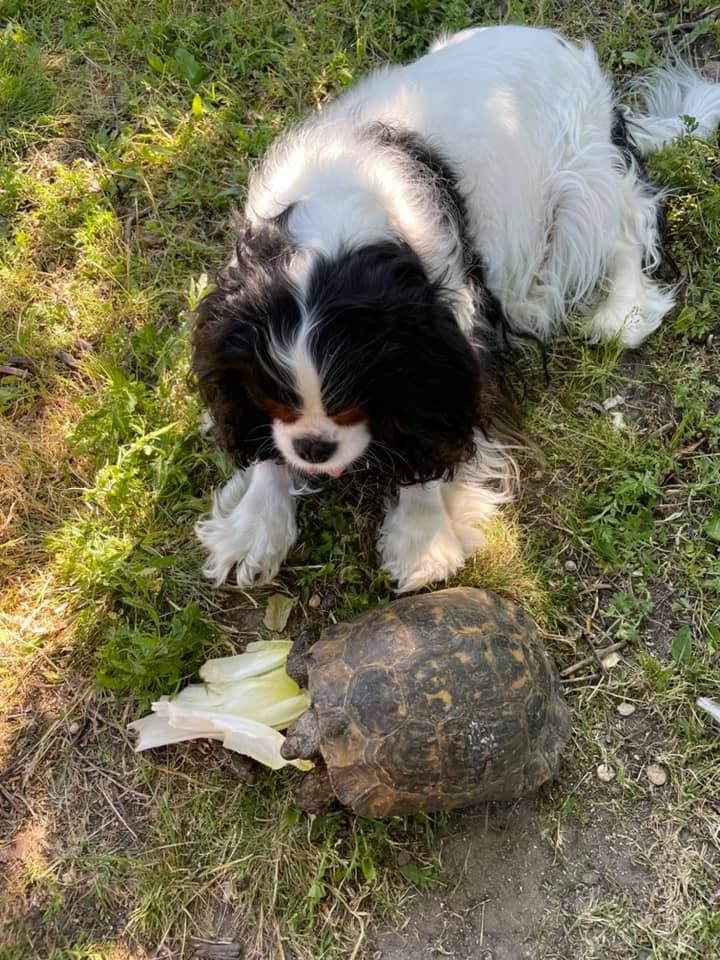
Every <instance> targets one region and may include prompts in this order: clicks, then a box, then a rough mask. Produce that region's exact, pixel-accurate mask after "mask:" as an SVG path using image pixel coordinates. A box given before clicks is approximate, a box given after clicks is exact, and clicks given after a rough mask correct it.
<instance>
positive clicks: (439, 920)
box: [372, 801, 656, 960]
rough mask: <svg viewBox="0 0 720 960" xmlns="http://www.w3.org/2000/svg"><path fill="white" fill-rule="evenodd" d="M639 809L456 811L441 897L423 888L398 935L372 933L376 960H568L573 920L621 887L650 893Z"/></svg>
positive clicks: (646, 838)
mask: <svg viewBox="0 0 720 960" xmlns="http://www.w3.org/2000/svg"><path fill="white" fill-rule="evenodd" d="M640 813H641V811H636V812H635V814H634V815H633V817H632V818H630V819H625V820H617V819H616V817H615V815H614V813H613V812H612V811H610V810H608V809H605V808H601V809H599V810H598V809H597V808H596V809H595V810H594V811H593V812H592V814H590V813H587V814H586V815H585V816H575V817H573V818H571V819H569V820H568V821H567V822H565V823H560V822H559V821H555V822H553V820H552V819H551V818H549V817H548V816H547V815H546V814H544V813H543V810H542V806H541V804H540V803H539V802H538V801H526V802H522V803H519V804H517V805H515V806H512V807H500V806H489V807H488V808H487V810H479V811H478V812H477V813H473V814H468V815H465V816H461V817H458V818H457V820H456V822H455V823H454V824H453V825H452V826H451V828H450V829H449V831H448V833H447V835H446V836H445V837H444V838H443V840H442V856H443V862H444V864H445V868H446V871H447V874H448V886H447V888H446V890H445V891H444V892H443V894H441V895H438V894H434V893H433V894H424V895H422V896H420V897H419V898H418V899H417V900H416V901H415V903H414V904H413V906H412V908H411V910H410V911H409V914H408V919H407V922H406V924H405V925H404V926H403V927H402V929H401V930H399V931H394V930H389V929H386V930H381V931H378V932H377V933H376V934H375V935H374V937H373V938H372V944H373V949H374V953H373V956H374V957H376V958H378V960H411V958H412V960H431V958H433V960H434V958H436V957H439V956H443V957H454V958H456V960H471V958H472V960H556V958H557V960H560V958H570V957H573V956H576V952H575V951H574V947H573V944H574V942H575V936H574V931H573V928H572V922H571V921H572V916H573V915H575V916H578V915H580V914H582V913H583V912H584V911H585V910H587V909H588V908H589V907H590V906H591V905H592V904H593V903H594V902H597V901H599V900H604V899H611V898H614V897H617V896H618V895H619V896H620V897H622V895H623V894H624V893H625V892H632V894H633V896H634V897H636V898H643V897H649V896H650V895H651V893H652V890H653V887H654V886H655V884H656V877H655V875H654V872H653V871H652V870H651V869H649V868H648V866H647V865H643V864H642V863H641V862H640V859H641V856H642V855H643V854H644V855H647V854H648V852H649V851H650V849H651V847H652V843H653V835H652V833H651V832H650V831H649V830H648V829H647V828H646V827H644V826H643V823H642V819H641V817H640Z"/></svg>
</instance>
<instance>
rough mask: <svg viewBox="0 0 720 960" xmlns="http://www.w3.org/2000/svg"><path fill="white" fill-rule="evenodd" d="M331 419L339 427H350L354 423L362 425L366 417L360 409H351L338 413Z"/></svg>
mask: <svg viewBox="0 0 720 960" xmlns="http://www.w3.org/2000/svg"><path fill="white" fill-rule="evenodd" d="M330 419H331V420H332V422H333V423H335V424H337V426H338V427H349V426H352V424H354V423H360V421H361V420H365V419H366V417H365V414H364V412H363V411H362V410H361V409H360V407H350V409H349V410H343V411H342V412H341V413H336V414H335V415H334V416H332V417H330Z"/></svg>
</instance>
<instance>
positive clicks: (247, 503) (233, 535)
mask: <svg viewBox="0 0 720 960" xmlns="http://www.w3.org/2000/svg"><path fill="white" fill-rule="evenodd" d="M279 470H282V468H279V467H277V466H276V465H274V464H259V465H258V466H256V467H252V468H251V469H250V470H248V471H246V472H245V473H244V474H237V475H236V476H234V477H233V478H232V479H231V480H230V481H229V482H228V483H227V484H226V485H225V487H223V488H222V489H221V490H218V491H216V493H215V494H214V496H213V506H212V510H211V513H210V516H209V517H208V518H207V519H206V520H201V521H200V522H199V523H198V524H196V526H195V533H196V535H197V537H198V539H199V540H200V542H201V543H202V544H203V546H204V547H205V548H206V550H207V551H208V558H207V560H206V562H205V564H204V565H203V568H202V571H203V573H204V574H205V576H206V577H208V578H209V579H210V580H212V581H213V583H214V584H215V586H216V587H218V586H220V585H221V584H222V583H224V582H225V580H226V579H227V577H228V575H229V574H230V572H231V570H232V569H233V567H235V579H236V581H237V584H238V586H239V587H242V588H244V589H248V588H250V587H254V586H261V585H262V584H265V583H269V582H270V581H271V580H272V579H273V578H274V577H275V576H277V573H278V571H279V570H280V567H281V565H282V563H283V561H284V560H285V558H286V557H287V555H288V552H289V550H290V548H291V547H292V545H293V544H294V543H295V539H296V537H297V524H296V521H295V501H294V499H293V498H292V496H291V494H290V489H289V483H288V482H287V478H286V476H285V474H284V471H283V473H282V474H279V473H273V472H272V471H279Z"/></svg>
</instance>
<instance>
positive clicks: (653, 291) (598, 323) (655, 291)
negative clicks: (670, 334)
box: [585, 282, 675, 350]
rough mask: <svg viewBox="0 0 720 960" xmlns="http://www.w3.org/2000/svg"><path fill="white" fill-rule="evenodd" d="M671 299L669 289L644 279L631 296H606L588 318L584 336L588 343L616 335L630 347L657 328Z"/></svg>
mask: <svg viewBox="0 0 720 960" xmlns="http://www.w3.org/2000/svg"><path fill="white" fill-rule="evenodd" d="M674 302H675V297H674V294H673V292H672V290H667V289H663V288H662V287H659V286H657V285H656V284H653V283H650V282H646V283H644V284H643V285H642V286H641V287H640V286H639V287H638V289H637V290H635V291H634V292H633V295H630V296H626V295H621V296H617V295H611V296H609V297H608V298H607V299H606V300H605V301H604V302H603V303H602V304H601V305H600V307H599V308H598V309H597V310H596V311H595V313H594V314H593V315H592V317H590V319H589V321H588V323H587V325H586V327H585V335H586V337H587V339H588V340H589V341H590V342H591V343H597V342H598V341H602V340H612V339H613V337H617V338H618V341H619V343H620V344H621V345H622V346H623V347H625V348H626V349H629V350H632V349H634V348H635V347H639V346H640V344H641V343H642V342H643V340H645V339H646V338H647V337H649V336H650V334H651V333H652V332H653V331H654V330H657V328H658V327H659V326H660V324H661V323H662V320H663V317H664V316H665V315H666V314H667V313H668V311H670V310H672V308H673V305H674Z"/></svg>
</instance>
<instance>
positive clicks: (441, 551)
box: [378, 497, 465, 593]
mask: <svg viewBox="0 0 720 960" xmlns="http://www.w3.org/2000/svg"><path fill="white" fill-rule="evenodd" d="M378 549H379V551H380V558H381V563H382V567H383V569H384V570H385V571H386V572H387V573H388V574H389V575H390V577H391V578H392V579H393V580H394V581H395V582H396V584H397V585H396V587H395V591H396V593H409V592H411V591H413V590H419V589H420V588H421V587H424V586H426V585H427V584H429V583H437V582H443V581H446V580H448V579H450V577H452V576H454V575H455V574H456V573H457V571H458V570H459V569H460V567H461V566H462V565H463V562H464V559H465V557H464V553H463V546H462V544H461V542H460V540H459V539H458V537H457V536H456V535H455V533H454V532H453V529H452V526H451V525H450V522H449V519H448V516H447V514H446V513H445V510H444V508H443V506H442V501H441V500H440V501H439V504H438V505H434V504H428V503H422V502H420V501H415V502H412V503H410V504H406V503H403V501H402V497H401V499H400V502H399V503H398V504H397V505H395V506H394V507H392V508H390V509H389V510H388V511H387V513H386V515H385V520H384V522H383V525H382V527H381V529H380V536H379V538H378Z"/></svg>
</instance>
